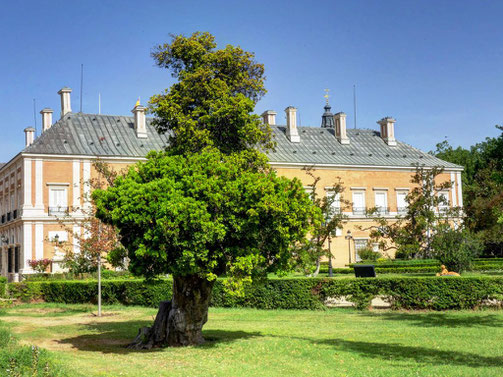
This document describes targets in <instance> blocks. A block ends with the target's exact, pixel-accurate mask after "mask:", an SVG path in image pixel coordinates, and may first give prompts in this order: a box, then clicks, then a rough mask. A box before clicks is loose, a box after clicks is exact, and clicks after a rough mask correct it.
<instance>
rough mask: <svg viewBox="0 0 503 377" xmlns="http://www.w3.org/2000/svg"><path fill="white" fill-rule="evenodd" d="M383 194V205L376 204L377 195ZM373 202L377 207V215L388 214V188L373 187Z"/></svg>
mask: <svg viewBox="0 0 503 377" xmlns="http://www.w3.org/2000/svg"><path fill="white" fill-rule="evenodd" d="M381 194H382V195H384V206H382V207H381V206H379V207H378V205H377V196H378V195H381ZM374 204H375V207H376V209H377V213H378V214H379V215H381V216H382V215H387V214H389V207H388V190H386V189H374Z"/></svg>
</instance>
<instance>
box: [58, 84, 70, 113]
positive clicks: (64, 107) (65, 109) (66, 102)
mask: <svg viewBox="0 0 503 377" xmlns="http://www.w3.org/2000/svg"><path fill="white" fill-rule="evenodd" d="M71 92H72V90H71V89H70V88H67V87H66V86H65V87H64V88H61V89H60V90H59V92H58V94H59V95H60V96H61V118H63V117H64V116H65V115H66V114H68V113H71V112H72V104H71V102H70V93H71Z"/></svg>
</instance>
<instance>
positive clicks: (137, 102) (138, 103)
mask: <svg viewBox="0 0 503 377" xmlns="http://www.w3.org/2000/svg"><path fill="white" fill-rule="evenodd" d="M136 106H140V97H138V101H136V105H134V107H136Z"/></svg>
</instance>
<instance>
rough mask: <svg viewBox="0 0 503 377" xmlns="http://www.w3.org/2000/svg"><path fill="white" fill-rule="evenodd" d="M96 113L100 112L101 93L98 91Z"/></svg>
mask: <svg viewBox="0 0 503 377" xmlns="http://www.w3.org/2000/svg"><path fill="white" fill-rule="evenodd" d="M98 114H101V93H98Z"/></svg>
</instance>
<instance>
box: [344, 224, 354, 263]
mask: <svg viewBox="0 0 503 377" xmlns="http://www.w3.org/2000/svg"><path fill="white" fill-rule="evenodd" d="M344 238H346V239H347V240H348V252H349V263H351V240H352V239H353V236H352V234H351V231H350V230H348V232H347V233H346V236H345V237H344Z"/></svg>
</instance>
